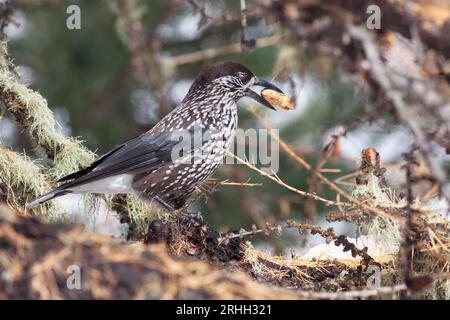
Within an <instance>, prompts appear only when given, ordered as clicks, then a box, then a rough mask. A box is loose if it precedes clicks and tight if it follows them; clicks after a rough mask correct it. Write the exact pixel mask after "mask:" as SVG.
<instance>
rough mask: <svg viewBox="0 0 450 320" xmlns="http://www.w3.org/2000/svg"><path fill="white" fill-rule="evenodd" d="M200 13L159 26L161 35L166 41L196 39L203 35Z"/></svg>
mask: <svg viewBox="0 0 450 320" xmlns="http://www.w3.org/2000/svg"><path fill="white" fill-rule="evenodd" d="M199 21H200V14H194V15H187V16H184V17H182V18H179V19H178V20H177V21H176V23H174V24H163V25H161V26H160V27H159V30H158V31H159V36H160V37H161V38H162V39H163V40H165V41H169V42H170V41H171V40H173V41H179V40H195V39H198V38H199V37H200V35H201V32H200V30H199V29H198V22H199Z"/></svg>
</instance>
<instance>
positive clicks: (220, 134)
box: [28, 61, 282, 211]
mask: <svg viewBox="0 0 450 320" xmlns="http://www.w3.org/2000/svg"><path fill="white" fill-rule="evenodd" d="M252 86H260V87H264V88H269V89H272V90H275V91H278V92H281V93H282V91H281V90H280V89H279V88H277V87H276V86H275V85H273V84H271V83H270V82H268V81H266V80H262V79H258V78H257V77H256V76H255V75H254V74H253V73H252V72H251V71H250V70H249V69H247V68H246V67H245V66H243V65H242V64H240V63H237V62H232V61H223V62H217V63H214V64H212V65H210V66H207V67H205V68H204V69H203V70H202V71H201V72H200V74H199V75H198V76H197V78H196V79H195V81H194V83H193V84H192V86H191V87H190V89H189V91H188V93H187V94H186V96H185V98H184V99H183V101H182V102H181V103H180V105H178V106H177V107H176V108H175V109H174V110H173V111H172V112H170V113H169V114H168V115H166V116H165V117H164V118H163V119H161V121H159V122H158V123H157V124H156V125H155V126H154V127H153V128H152V129H150V130H149V131H147V132H145V133H144V134H142V135H140V136H138V137H136V138H134V139H131V140H129V141H126V142H124V143H123V144H121V145H119V146H117V147H115V148H113V149H112V150H110V151H109V152H107V153H105V154H104V155H102V156H101V157H99V158H98V159H97V160H95V161H94V162H93V163H92V164H91V165H90V166H89V167H87V168H85V169H82V170H80V171H78V172H75V173H72V174H70V175H68V176H66V177H64V178H62V179H60V180H59V181H58V182H63V184H62V185H60V186H59V187H57V188H55V189H53V190H51V191H50V192H48V193H46V194H44V195H42V196H41V197H39V198H37V199H35V200H34V201H32V202H31V203H30V204H29V205H28V207H33V206H36V205H39V204H41V203H43V202H45V201H48V200H50V199H53V198H55V197H59V196H62V195H65V194H68V193H116V194H117V193H134V194H136V195H138V196H139V197H140V198H142V199H144V200H146V201H152V200H155V201H157V202H158V203H159V204H161V205H162V206H163V207H165V208H167V209H168V210H170V211H173V210H177V209H180V208H182V207H183V206H184V205H185V203H186V200H187V199H188V198H189V197H190V196H191V195H192V194H193V193H194V191H195V190H196V188H197V187H198V186H199V185H200V184H201V183H202V182H204V181H205V180H206V179H207V178H208V177H210V176H211V175H212V174H213V173H214V172H215V171H216V169H217V167H218V166H219V165H220V164H221V163H222V162H223V160H224V157H225V150H226V149H228V148H229V146H230V145H231V142H232V140H233V137H234V133H235V130H236V126H237V104H236V103H237V101H238V100H239V99H240V98H242V97H245V96H247V97H250V98H252V99H254V100H256V101H257V102H259V103H261V104H263V105H265V106H266V107H268V108H271V109H274V107H273V106H272V105H271V104H270V103H269V102H267V101H266V100H264V99H263V98H262V97H261V96H260V95H258V94H257V93H256V92H254V91H252V90H251V89H250V87H252ZM197 129H199V130H200V132H201V133H202V135H200V136H201V138H200V140H199V138H196V136H199V135H198V134H195V131H196V130H197ZM197 131H198V130H197ZM175 133H188V135H191V138H190V140H189V139H188V140H189V142H190V143H191V146H192V145H194V146H196V147H193V148H191V149H190V151H189V150H188V151H187V152H186V153H183V152H180V153H179V154H181V155H179V156H178V157H174V153H175V154H176V153H177V152H174V151H175V148H179V144H180V141H181V140H180V137H179V136H178V137H177V138H175V139H174V138H173V137H174V136H175ZM205 133H206V134H205ZM185 140H186V139H185ZM198 142H200V143H198ZM181 149H182V148H181ZM182 150H185V149H182ZM176 151H178V150H176ZM195 151H201V152H200V153H197V155H199V156H198V157H197V158H195V159H194V160H193V161H183V159H184V160H186V159H185V157H187V156H191V155H192V154H193V153H195Z"/></svg>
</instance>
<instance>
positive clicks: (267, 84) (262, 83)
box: [245, 79, 283, 110]
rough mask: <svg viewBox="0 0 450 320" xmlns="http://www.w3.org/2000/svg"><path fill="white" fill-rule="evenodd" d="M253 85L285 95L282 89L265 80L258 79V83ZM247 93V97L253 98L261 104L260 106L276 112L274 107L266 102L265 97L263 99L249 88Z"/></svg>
mask: <svg viewBox="0 0 450 320" xmlns="http://www.w3.org/2000/svg"><path fill="white" fill-rule="evenodd" d="M253 85H254V86H260V87H263V88H264V89H271V90H274V91H277V92H280V93H283V91H281V89H280V88H278V87H277V86H276V85H274V84H273V83H271V82H269V81H267V80H264V79H256V81H255V83H254V84H253ZM245 93H246V96H247V97H249V98H252V99H253V100H255V101H256V102H259V103H260V104H262V105H264V106H266V107H267V108H270V109H272V110H276V109H275V108H274V106H272V105H271V104H270V103H269V102H268V101H266V100H265V99H264V98H263V97H261V96H260V95H259V94H257V93H256V92H255V91H253V90H251V89H250V88H248V89H247V90H246V91H245Z"/></svg>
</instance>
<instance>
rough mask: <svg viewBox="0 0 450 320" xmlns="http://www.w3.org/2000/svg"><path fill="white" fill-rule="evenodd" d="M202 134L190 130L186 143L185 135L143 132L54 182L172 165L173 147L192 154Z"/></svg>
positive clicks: (76, 181) (77, 181) (75, 182)
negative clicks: (86, 165)
mask: <svg viewBox="0 0 450 320" xmlns="http://www.w3.org/2000/svg"><path fill="white" fill-rule="evenodd" d="M204 132H205V130H202V134H201V135H199V134H197V133H194V131H193V130H189V131H186V132H185V133H184V134H188V135H189V137H190V140H187V139H186V138H185V137H186V136H185V135H183V136H180V135H178V134H174V133H173V132H161V133H154V134H152V133H149V132H147V133H144V134H143V135H140V136H138V137H136V138H133V139H131V140H128V141H126V142H124V143H123V144H121V145H119V146H117V147H115V148H114V149H112V150H110V151H109V152H107V153H106V154H104V155H102V156H101V157H99V158H98V159H97V160H95V161H94V162H93V163H92V164H91V165H90V166H89V167H87V168H85V169H82V170H80V171H77V172H75V173H72V174H70V175H68V176H66V177H64V178H62V179H60V180H59V181H58V182H64V181H69V180H73V181H71V182H68V183H67V184H66V185H64V186H63V187H71V186H74V185H78V184H84V183H88V182H91V181H95V180H99V179H104V178H108V177H112V176H116V175H120V174H124V173H129V174H135V173H139V172H143V171H151V170H153V169H156V168H158V167H160V166H162V165H164V164H166V163H170V162H172V152H173V151H174V148H175V146H177V148H179V149H180V150H181V149H182V148H184V150H185V151H186V150H187V151H189V152H190V153H192V152H194V151H195V149H196V146H200V145H201V141H202V140H199V139H207V138H206V137H204V136H203V133H204ZM186 143H189V145H187V144H186ZM188 146H189V147H190V148H188Z"/></svg>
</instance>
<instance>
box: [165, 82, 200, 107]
mask: <svg viewBox="0 0 450 320" xmlns="http://www.w3.org/2000/svg"><path fill="white" fill-rule="evenodd" d="M193 81H194V80H193V79H189V80H180V81H177V82H173V83H170V84H169V86H168V89H169V92H170V96H171V97H172V99H173V101H174V102H175V103H176V104H179V103H181V101H182V100H183V98H184V97H185V96H186V94H187V92H188V91H189V88H190V87H191V84H192V82H193Z"/></svg>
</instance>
